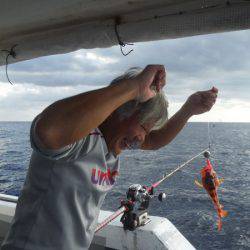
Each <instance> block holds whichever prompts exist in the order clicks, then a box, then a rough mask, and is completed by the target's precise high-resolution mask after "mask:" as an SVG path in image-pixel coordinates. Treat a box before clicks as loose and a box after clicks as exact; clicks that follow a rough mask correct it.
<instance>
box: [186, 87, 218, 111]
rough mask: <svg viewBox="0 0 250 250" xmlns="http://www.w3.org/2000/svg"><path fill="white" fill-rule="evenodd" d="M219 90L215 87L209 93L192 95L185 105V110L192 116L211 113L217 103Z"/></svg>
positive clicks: (202, 92) (203, 92)
mask: <svg viewBox="0 0 250 250" xmlns="http://www.w3.org/2000/svg"><path fill="white" fill-rule="evenodd" d="M217 94H218V89H217V88H215V87H213V88H212V89H210V90H207V91H198V92H196V93H194V94H192V95H191V96H190V97H189V98H188V99H187V101H186V103H185V104H184V105H183V107H182V108H183V109H184V110H185V112H187V114H189V115H190V116H192V115H199V114H203V113H205V112H207V111H209V110H210V109H211V108H212V107H213V105H214V104H215V102H216V99H217Z"/></svg>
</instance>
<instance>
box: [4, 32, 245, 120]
mask: <svg viewBox="0 0 250 250" xmlns="http://www.w3.org/2000/svg"><path fill="white" fill-rule="evenodd" d="M249 44H250V31H248V30H246V31H239V32H230V33H223V34H213V35H204V36H196V37H188V38H181V39H173V40H164V41H157V42H147V43H137V44H135V45H134V46H129V47H127V48H124V50H125V51H126V50H130V49H131V48H132V47H133V49H134V51H133V52H132V53H131V54H130V55H129V56H126V57H124V56H123V55H121V53H120V49H119V47H118V46H114V47H111V48H108V49H91V50H79V51H75V52H72V53H68V54H65V55H55V56H47V57H42V58H37V59H34V60H30V61H25V62H19V63H17V64H12V65H9V71H8V73H9V77H10V79H11V80H12V81H13V82H14V83H15V85H14V86H10V85H9V83H8V84H7V83H6V82H7V80H6V76H5V67H0V110H1V111H0V119H1V120H8V119H11V120H15V119H19V120H20V119H21V118H22V117H23V120H27V119H28V120H30V119H31V117H33V116H34V115H35V114H36V113H37V112H39V111H41V110H42V108H44V107H45V106H47V105H49V104H50V103H51V102H53V101H55V100H57V99H60V98H63V97H65V96H70V95H72V94H76V93H80V92H84V91H86V90H90V89H93V88H100V87H102V86H106V85H107V84H109V82H110V81H111V80H112V79H113V78H115V77H117V76H118V75H120V74H122V73H123V72H124V71H125V70H127V69H128V68H130V67H133V66H140V67H144V66H146V65H147V64H163V65H165V67H166V69H167V74H168V83H167V86H166V88H165V91H166V93H167V95H168V96H169V99H170V101H171V102H172V103H173V107H179V106H181V104H182V103H183V102H184V101H185V100H186V98H187V97H188V96H189V95H191V94H192V93H193V92H195V91H198V90H206V89H209V88H211V87H212V86H216V87H218V88H219V90H220V92H219V102H218V107H220V108H219V109H218V110H217V111H216V112H217V113H216V115H214V119H219V118H218V117H219V115H217V114H219V113H220V112H221V114H222V112H224V114H227V108H228V106H230V107H231V108H232V107H233V106H234V107H235V108H236V109H237V110H238V111H237V114H241V115H238V116H239V117H241V118H239V117H238V119H241V120H242V119H243V117H244V116H247V115H246V108H245V107H249V101H248V100H249V93H250V84H249V79H250V72H249V67H250V50H249V49H248V47H249ZM228 103H229V104H228ZM226 107H227V108H226ZM15 108H16V109H18V111H15ZM25 110H27V111H25ZM173 110H176V108H173ZM240 110H241V111H242V112H241V111H240ZM214 112H215V111H214ZM15 117H16V118H15ZM229 117H230V116H229V115H225V118H224V119H225V120H229ZM195 119H196V118H195ZM197 119H201V120H202V119H205V118H204V117H202V116H200V117H199V118H197ZM21 120H22V119H21ZM245 120H246V119H245Z"/></svg>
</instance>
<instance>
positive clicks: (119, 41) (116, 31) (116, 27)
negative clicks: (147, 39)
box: [115, 17, 134, 56]
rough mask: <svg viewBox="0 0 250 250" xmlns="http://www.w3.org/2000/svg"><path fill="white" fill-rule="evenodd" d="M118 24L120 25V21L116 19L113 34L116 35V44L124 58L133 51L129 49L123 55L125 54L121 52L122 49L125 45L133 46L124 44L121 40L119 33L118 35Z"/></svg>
mask: <svg viewBox="0 0 250 250" xmlns="http://www.w3.org/2000/svg"><path fill="white" fill-rule="evenodd" d="M120 24H121V20H120V18H119V17H117V18H116V19H115V34H116V38H117V41H118V43H119V45H120V50H121V53H122V54H123V55H124V56H127V55H128V54H130V53H131V52H132V51H133V49H131V50H130V51H129V52H127V53H125V52H124V51H123V48H124V47H126V45H134V44H133V43H124V42H123V41H122V40H121V37H120V35H119V33H118V25H120Z"/></svg>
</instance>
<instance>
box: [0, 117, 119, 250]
mask: <svg viewBox="0 0 250 250" xmlns="http://www.w3.org/2000/svg"><path fill="white" fill-rule="evenodd" d="M37 119H38V117H37V118H36V119H35V120H34V121H33V123H32V126H31V146H32V148H33V153H32V156H31V159H30V166H29V170H28V173H27V176H26V180H25V183H24V186H23V190H22V192H21V195H20V197H19V199H18V203H17V208H16V213H15V216H14V219H13V221H12V225H11V228H10V230H9V232H8V234H7V236H6V238H5V241H4V243H3V245H2V248H1V249H2V250H7V249H8V250H9V249H11V250H17V249H19V250H20V249H22V250H23V249H25V250H80V249H81V250H82V249H88V247H89V245H90V243H91V240H92V238H93V235H94V230H95V228H96V225H97V219H98V215H99V211H100V207H101V205H102V203H103V200H104V198H105V195H106V193H107V191H109V190H110V189H111V188H112V186H113V184H114V183H115V179H116V177H117V175H118V171H119V157H114V155H113V154H112V153H109V152H108V149H107V145H106V142H105V140H104V138H103V136H102V134H101V132H100V130H99V129H95V130H94V131H93V132H92V133H90V134H89V135H88V136H87V137H85V138H83V139H81V140H80V141H78V142H76V143H74V144H72V145H69V146H66V147H64V148H62V149H60V150H46V149H42V148H41V146H40V145H41V144H40V145H39V139H38V137H37V136H36V135H35V133H34V131H35V130H34V127H35V123H36V120H37Z"/></svg>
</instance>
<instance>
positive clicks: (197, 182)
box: [194, 180, 203, 188]
mask: <svg viewBox="0 0 250 250" xmlns="http://www.w3.org/2000/svg"><path fill="white" fill-rule="evenodd" d="M194 183H195V184H196V186H198V187H200V188H203V185H202V184H201V183H200V182H199V181H197V180H194Z"/></svg>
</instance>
